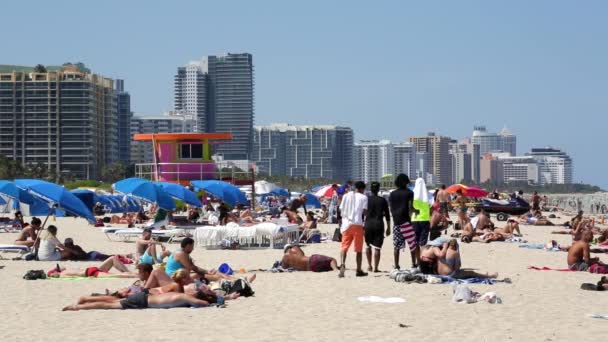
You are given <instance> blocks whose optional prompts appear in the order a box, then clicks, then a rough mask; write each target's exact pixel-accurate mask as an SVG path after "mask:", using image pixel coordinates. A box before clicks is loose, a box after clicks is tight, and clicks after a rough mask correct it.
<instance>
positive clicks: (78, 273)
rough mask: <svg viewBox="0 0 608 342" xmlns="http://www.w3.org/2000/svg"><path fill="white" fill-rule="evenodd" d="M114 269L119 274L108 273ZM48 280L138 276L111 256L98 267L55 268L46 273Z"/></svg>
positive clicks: (115, 257) (116, 257)
mask: <svg viewBox="0 0 608 342" xmlns="http://www.w3.org/2000/svg"><path fill="white" fill-rule="evenodd" d="M112 267H113V268H115V269H117V270H118V271H120V272H121V273H112V274H110V273H108V272H109V271H110V270H111V269H112ZM47 275H48V277H49V278H66V277H67V278H71V277H94V278H137V277H138V274H137V273H133V272H130V271H129V269H128V268H127V266H125V264H123V263H122V262H121V261H120V259H119V258H118V256H111V257H109V258H108V259H106V260H105V261H104V262H103V263H102V264H101V265H99V267H87V268H85V269H73V270H68V269H66V268H65V267H59V264H57V267H55V268H53V269H52V270H49V271H48V272H47Z"/></svg>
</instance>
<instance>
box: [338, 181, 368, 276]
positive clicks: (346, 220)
mask: <svg viewBox="0 0 608 342" xmlns="http://www.w3.org/2000/svg"><path fill="white" fill-rule="evenodd" d="M355 189H356V191H351V192H348V193H347V194H345V195H344V197H342V202H341V203H340V213H341V214H342V225H341V226H340V231H341V232H342V246H341V252H340V256H341V260H342V265H341V266H340V277H344V271H345V267H346V266H345V263H346V253H347V252H348V249H349V248H350V246H351V244H352V243H353V242H354V243H355V248H354V249H355V253H357V273H356V275H357V277H365V276H366V275H367V273H365V272H363V270H362V269H361V262H362V260H363V240H364V236H365V235H364V230H363V225H364V222H365V214H366V212H367V196H365V195H364V194H363V192H364V191H365V183H363V182H360V181H359V182H356V183H355Z"/></svg>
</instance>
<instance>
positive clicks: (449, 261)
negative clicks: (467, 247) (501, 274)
mask: <svg viewBox="0 0 608 342" xmlns="http://www.w3.org/2000/svg"><path fill="white" fill-rule="evenodd" d="M437 274H439V275H444V276H450V277H453V278H456V279H466V278H496V277H498V273H492V274H489V273H485V274H482V273H477V272H474V271H470V270H463V269H462V261H461V259H460V249H459V248H458V242H456V240H451V241H450V242H449V243H448V248H447V251H446V252H445V257H443V258H438V259H437Z"/></svg>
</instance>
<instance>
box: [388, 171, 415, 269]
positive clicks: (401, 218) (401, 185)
mask: <svg viewBox="0 0 608 342" xmlns="http://www.w3.org/2000/svg"><path fill="white" fill-rule="evenodd" d="M409 183H410V178H409V177H408V176H407V175H406V174H403V173H401V174H399V175H398V176H397V178H395V186H396V187H397V190H395V191H393V192H391V194H390V196H389V199H388V202H389V207H390V209H391V214H392V215H393V222H394V225H395V226H394V227H393V246H394V254H393V256H394V259H395V265H394V266H393V267H394V268H395V269H400V266H399V252H400V250H402V249H404V248H405V242H406V241H407V245H408V247H409V248H410V254H411V257H412V267H417V266H418V262H419V261H420V248H419V247H418V245H417V244H416V232H415V231H414V227H413V226H412V224H411V218H410V213H413V212H416V211H417V210H416V209H414V207H413V202H414V193H413V192H412V190H410V189H408V188H407V186H408V184H409Z"/></svg>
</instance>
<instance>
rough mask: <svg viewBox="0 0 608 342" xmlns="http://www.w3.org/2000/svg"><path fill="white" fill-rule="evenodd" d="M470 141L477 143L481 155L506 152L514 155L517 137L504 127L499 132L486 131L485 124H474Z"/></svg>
mask: <svg viewBox="0 0 608 342" xmlns="http://www.w3.org/2000/svg"><path fill="white" fill-rule="evenodd" d="M471 142H472V143H473V144H477V145H479V153H480V154H481V155H484V154H486V153H496V152H507V153H510V154H511V155H512V156H514V155H516V152H517V146H516V145H517V138H516V136H515V135H513V134H512V133H511V132H510V131H509V130H508V129H507V128H506V127H505V128H503V129H502V131H501V132H500V134H497V133H490V132H488V131H487V130H486V127H485V126H476V127H474V129H473V136H472V137H471Z"/></svg>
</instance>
